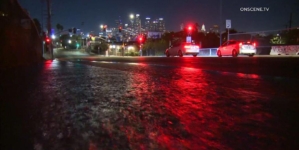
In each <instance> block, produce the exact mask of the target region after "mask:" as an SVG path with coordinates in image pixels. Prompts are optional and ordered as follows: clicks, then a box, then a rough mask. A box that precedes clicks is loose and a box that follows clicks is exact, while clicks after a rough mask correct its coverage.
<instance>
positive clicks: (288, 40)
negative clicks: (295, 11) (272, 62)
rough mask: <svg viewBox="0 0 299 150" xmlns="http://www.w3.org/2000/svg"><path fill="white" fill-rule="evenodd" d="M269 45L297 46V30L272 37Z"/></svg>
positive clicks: (298, 38)
mask: <svg viewBox="0 0 299 150" xmlns="http://www.w3.org/2000/svg"><path fill="white" fill-rule="evenodd" d="M270 43H271V44H287V45H288V44H290V45H293V44H299V29H292V30H287V31H283V32H281V33H279V34H275V35H272V38H271V40H270Z"/></svg>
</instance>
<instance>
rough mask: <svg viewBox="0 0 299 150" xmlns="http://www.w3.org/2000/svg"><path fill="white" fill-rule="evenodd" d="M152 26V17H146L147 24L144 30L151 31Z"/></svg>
mask: <svg viewBox="0 0 299 150" xmlns="http://www.w3.org/2000/svg"><path fill="white" fill-rule="evenodd" d="M151 25H152V23H151V18H150V17H146V18H145V22H144V29H145V31H149V30H150V28H151Z"/></svg>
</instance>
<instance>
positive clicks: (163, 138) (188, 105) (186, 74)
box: [121, 67, 225, 149]
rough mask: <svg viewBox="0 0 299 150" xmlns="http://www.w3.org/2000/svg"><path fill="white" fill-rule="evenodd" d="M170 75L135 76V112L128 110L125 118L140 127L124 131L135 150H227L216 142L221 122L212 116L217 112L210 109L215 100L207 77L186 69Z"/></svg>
mask: <svg viewBox="0 0 299 150" xmlns="http://www.w3.org/2000/svg"><path fill="white" fill-rule="evenodd" d="M170 74H171V75H170V76H163V74H162V73H161V74H159V73H157V72H156V76H152V74H151V75H149V74H147V73H138V74H133V75H132V77H133V78H132V81H134V82H131V85H130V87H131V88H132V90H131V91H129V93H130V94H133V95H134V97H135V98H136V99H135V100H134V101H133V102H132V104H133V106H132V107H135V108H132V109H131V108H130V109H128V110H125V113H124V114H125V116H126V115H128V116H127V117H126V118H128V121H129V122H131V123H130V124H135V125H136V126H135V127H134V126H133V127H132V126H124V127H123V128H122V129H121V130H122V131H124V132H125V133H126V135H127V138H128V140H129V141H130V145H131V147H133V149H202V148H206V147H207V145H209V146H211V145H213V147H214V148H219V149H223V148H225V147H224V146H223V145H221V144H218V143H216V142H213V140H212V139H214V138H216V137H217V136H216V134H217V132H215V131H217V129H218V128H219V126H218V124H217V123H216V121H218V120H221V118H217V116H216V117H215V116H213V114H212V113H211V112H214V111H215V110H213V108H212V107H210V105H211V104H213V102H212V99H213V96H211V97H209V93H208V90H207V89H209V83H208V82H207V81H206V79H205V73H204V72H202V70H199V69H193V68H185V67H184V68H179V69H175V71H174V72H172V73H170ZM155 80H158V81H155ZM130 94H129V95H130ZM134 109H135V110H134ZM136 109H137V110H136ZM140 128H141V130H142V132H140ZM145 141H148V142H145Z"/></svg>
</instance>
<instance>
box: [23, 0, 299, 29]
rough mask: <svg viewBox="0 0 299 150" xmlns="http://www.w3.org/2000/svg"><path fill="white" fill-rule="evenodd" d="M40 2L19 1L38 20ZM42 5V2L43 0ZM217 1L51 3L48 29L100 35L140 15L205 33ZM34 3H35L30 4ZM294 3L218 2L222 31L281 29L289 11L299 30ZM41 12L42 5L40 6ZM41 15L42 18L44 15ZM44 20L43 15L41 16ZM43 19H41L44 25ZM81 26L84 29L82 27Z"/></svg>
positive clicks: (279, 0)
mask: <svg viewBox="0 0 299 150" xmlns="http://www.w3.org/2000/svg"><path fill="white" fill-rule="evenodd" d="M41 1H42V0H19V2H20V4H21V5H22V7H24V8H25V9H27V10H28V11H29V13H30V15H31V17H32V18H37V19H39V20H40V21H41V20H42V19H41V18H42V17H41V16H42V9H41V8H42V3H41ZM44 1H45V0H44ZM220 1H221V0H139V1H138V0H52V14H53V18H52V25H53V26H54V27H56V24H57V23H60V24H61V25H63V27H64V29H68V28H71V27H77V28H81V29H83V31H84V32H89V31H100V28H99V25H100V24H107V25H108V27H116V25H115V20H116V19H118V18H119V16H120V18H121V19H122V22H123V23H128V22H129V15H130V14H140V17H141V19H142V24H144V21H145V17H150V18H151V19H157V18H160V17H162V18H164V20H165V22H166V23H165V25H166V30H169V31H179V30H180V24H181V23H184V24H187V23H189V22H193V23H195V22H197V23H199V24H200V25H202V24H205V26H206V29H209V28H210V27H211V26H212V25H214V24H219V22H220ZM34 2H35V3H34ZM241 7H267V8H269V9H270V10H269V11H268V12H267V11H263V12H258V11H256V12H254V11H250V12H244V11H240V8H241ZM298 8H299V2H298V0H275V1H274V0H242V1H240V0H222V29H223V28H224V27H225V20H226V19H231V21H232V28H234V29H236V30H237V31H248V32H249V31H265V30H276V29H285V28H286V25H287V24H288V21H289V18H290V13H291V12H292V11H293V12H294V13H293V27H294V26H299V9H298ZM44 10H46V5H45V3H44ZM45 12H46V11H45ZM45 12H44V14H45ZM44 16H45V15H44ZM45 20H46V17H44V23H45ZM82 22H84V25H83V26H82Z"/></svg>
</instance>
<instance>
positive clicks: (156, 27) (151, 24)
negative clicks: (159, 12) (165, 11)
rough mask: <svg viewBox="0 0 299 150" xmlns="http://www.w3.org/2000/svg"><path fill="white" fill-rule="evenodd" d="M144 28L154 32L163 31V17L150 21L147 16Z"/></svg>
mask: <svg viewBox="0 0 299 150" xmlns="http://www.w3.org/2000/svg"><path fill="white" fill-rule="evenodd" d="M145 30H146V31H154V32H165V22H164V19H163V18H159V19H156V20H154V21H151V20H150V18H149V17H147V18H146V21H145Z"/></svg>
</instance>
